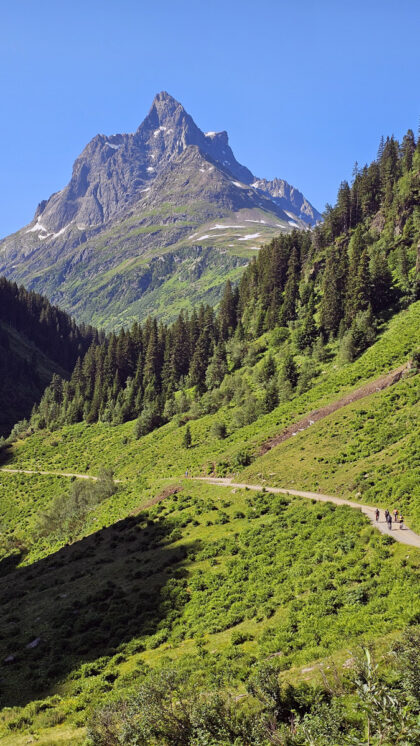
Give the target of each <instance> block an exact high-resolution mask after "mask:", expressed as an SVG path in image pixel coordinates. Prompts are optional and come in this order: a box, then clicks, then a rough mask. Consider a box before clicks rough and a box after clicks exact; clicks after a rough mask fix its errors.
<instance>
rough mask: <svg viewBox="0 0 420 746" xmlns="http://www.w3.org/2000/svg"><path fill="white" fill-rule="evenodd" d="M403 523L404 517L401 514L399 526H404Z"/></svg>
mask: <svg viewBox="0 0 420 746" xmlns="http://www.w3.org/2000/svg"><path fill="white" fill-rule="evenodd" d="M403 523H404V517H403V515H402V514H401V515H400V528H404V526H403Z"/></svg>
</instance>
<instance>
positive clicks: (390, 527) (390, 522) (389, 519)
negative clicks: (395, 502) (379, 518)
mask: <svg viewBox="0 0 420 746" xmlns="http://www.w3.org/2000/svg"><path fill="white" fill-rule="evenodd" d="M387 521H388V528H389V530H390V531H391V529H392V515H391V513H388V518H387Z"/></svg>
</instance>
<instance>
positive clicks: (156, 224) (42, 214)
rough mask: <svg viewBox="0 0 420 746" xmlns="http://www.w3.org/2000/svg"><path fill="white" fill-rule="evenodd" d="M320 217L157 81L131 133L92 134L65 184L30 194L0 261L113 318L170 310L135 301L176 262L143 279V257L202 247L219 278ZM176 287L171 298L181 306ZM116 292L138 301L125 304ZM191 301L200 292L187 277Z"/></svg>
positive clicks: (97, 315)
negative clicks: (37, 197)
mask: <svg viewBox="0 0 420 746" xmlns="http://www.w3.org/2000/svg"><path fill="white" fill-rule="evenodd" d="M320 217H321V216H320V214H319V213H318V212H317V211H316V210H315V208H313V207H312V205H310V203H309V202H308V201H307V200H306V199H305V198H304V196H303V195H302V194H301V193H300V192H299V191H297V190H296V189H295V188H294V187H292V186H290V185H289V184H287V182H285V181H283V180H280V179H275V180H273V181H271V182H269V181H266V180H265V179H257V178H256V177H255V176H254V175H253V174H252V173H251V172H250V171H249V170H248V169H247V168H246V167H245V166H242V165H241V164H240V163H238V161H237V160H236V158H235V156H234V154H233V152H232V150H231V148H230V146H229V142H228V136H227V133H226V132H207V133H203V132H202V131H201V130H200V129H199V128H198V127H197V125H196V124H195V123H194V121H193V119H192V118H191V116H190V115H189V114H188V113H187V112H186V111H185V109H184V108H183V107H182V106H181V104H180V103H179V102H178V101H176V100H175V99H174V98H172V96H170V95H169V94H168V93H166V92H162V93H159V94H158V95H157V96H156V97H155V99H154V101H153V104H152V107H151V109H150V111H149V114H148V115H147V117H146V118H145V120H144V121H143V122H142V124H141V125H140V126H139V128H138V129H137V131H136V132H135V133H133V134H119V135H111V136H105V135H96V137H94V138H93V140H91V142H90V143H89V144H88V145H87V146H86V147H85V149H84V150H83V152H82V153H81V154H80V156H79V157H78V158H77V159H76V161H75V163H74V166H73V172H72V176H71V179H70V182H69V184H68V185H67V186H66V187H65V188H64V189H63V190H62V191H60V192H57V193H55V194H53V195H52V196H51V197H50V198H49V199H48V200H44V201H42V202H41V203H40V204H39V205H38V208H37V210H36V213H35V216H34V220H33V221H32V222H31V223H30V224H29V226H26V227H25V228H23V229H22V230H20V231H18V232H17V233H15V234H13V235H12V236H9V237H7V238H5V239H3V240H2V241H1V242H0V272H3V273H4V274H6V275H7V276H8V277H10V278H11V279H16V280H20V281H24V282H25V284H26V285H28V286H29V287H31V288H34V289H36V290H39V291H40V292H44V293H46V294H47V295H49V296H50V298H51V299H52V300H53V301H54V302H57V303H60V304H61V305H63V306H64V307H65V308H66V309H68V310H69V311H70V312H72V313H75V314H76V316H77V317H78V318H79V319H80V320H86V321H93V322H95V323H105V325H107V326H118V325H119V324H121V323H125V322H126V321H128V320H131V319H132V318H135V317H136V316H137V315H138V314H139V313H140V314H143V313H144V312H145V311H146V306H148V307H147V310H148V311H149V310H152V311H153V310H156V311H157V312H158V313H159V314H161V315H166V317H170V316H171V312H166V313H163V314H162V312H161V309H159V303H158V304H157V306H158V307H156V308H155V309H154V308H153V307H152V308H149V306H150V303H149V302H147V303H146V306H145V303H144V302H143V301H144V300H145V298H143V296H144V295H145V294H146V295H147V294H148V293H150V292H151V291H152V289H153V290H155V289H156V283H157V284H158V285H159V287H162V286H163V285H165V283H167V282H169V281H170V280H171V279H173V273H172V274H168V275H167V276H161V277H159V279H157V278H155V280H154V281H153V282H152V284H154V287H153V288H151V287H150V282H148V280H147V278H145V271H144V270H145V267H147V268H148V269H149V270H150V267H151V266H152V265H153V262H154V260H156V259H161V258H162V256H163V255H165V257H168V255H171V256H172V258H173V264H174V265H177V268H178V269H179V268H180V267H184V270H185V269H187V267H188V266H189V265H190V264H191V261H190V260H191V252H192V255H194V256H197V255H200V254H202V253H203V251H204V252H207V259H206V261H207V267H206V271H207V272H208V273H209V272H210V271H211V265H212V262H213V260H215V263H216V265H217V266H218V268H219V269H220V278H219V279H220V281H219V283H218V286H220V287H221V286H222V285H223V284H224V281H225V279H226V276H227V275H229V273H231V272H235V271H236V270H238V268H239V267H240V266H243V265H244V264H245V263H246V262H247V260H248V258H249V256H250V255H251V254H252V252H253V251H254V252H255V251H256V250H258V249H259V248H260V246H261V245H262V243H263V242H264V241H266V240H268V239H270V238H271V237H272V235H274V234H276V233H277V234H278V233H279V232H281V231H285V230H291V229H292V228H294V227H296V228H305V227H311V226H313V225H314V224H315V223H316V222H317V221H318V220H319V219H320ZM216 220H217V221H220V220H222V221H223V223H221V224H220V223H216V225H214V221H216ZM252 224H254V225H252ZM256 226H258V230H257V229H256ZM216 230H217V231H219V232H218V233H216V232H215V231H216ZM244 231H245V232H244ZM251 243H252V246H251ZM209 252H210V254H211V253H212V252H213V254H214V256H213V257H211V256H210V254H209ZM220 253H222V254H224V255H225V265H226V272H224V271H223V261H222V262H220V256H219V255H220ZM140 258H141V260H140V261H139V259H140ZM185 262H186V264H185ZM121 263H123V266H121ZM164 263H165V262H164ZM169 264H171V262H169ZM140 265H141V267H140ZM205 273H206V272H205ZM146 274H147V273H146ZM149 274H150V273H149ZM203 284H205V283H203V282H202V283H201V285H202V286H203ZM98 285H99V287H98ZM216 285H217V283H216ZM220 287H219V291H220ZM127 288H129V292H128V294H127ZM136 288H137V290H136ZM121 289H122V295H121V293H120V291H121ZM98 290H99V294H98ZM207 290H208V289H207ZM207 290H206V291H205V292H203V287H201V291H200V293H201V294H200V299H203V300H204V299H206V300H209V301H212V302H214V301H215V300H217V292H216V286H215V285H214V283H213V286H212V289H211V292H210V295H209V294H208V292H207ZM182 294H183V297H185V291H184V290H182ZM116 295H117V296H118V295H119V298H118V301H119V302H118V303H117V304H116V299H115V296H116ZM175 296H176V292H175ZM175 296H173V300H172V301H171V303H173V304H174V305H178V301H179V298H176V297H175ZM124 298H125V300H126V303H127V304H128V306H132V304H133V303H134V304H135V307H134V306H133V307H132V308H131V311H128V310H127V309H128V306H127V307H126V308H125V309H124V308H123V299H124ZM149 300H150V299H149ZM159 300H160V299H159ZM188 300H190V301H191V302H196V301H197V298H196V294H195V292H194V288H193V287H190V289H189V297H188ZM116 305H119V308H118V310H117V309H116Z"/></svg>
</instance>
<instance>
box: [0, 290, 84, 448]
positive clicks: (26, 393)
mask: <svg viewBox="0 0 420 746" xmlns="http://www.w3.org/2000/svg"><path fill="white" fill-rule="evenodd" d="M94 339H98V336H97V334H96V333H95V332H94V330H93V329H92V328H82V329H80V328H79V327H77V326H76V324H75V322H74V321H73V320H72V319H71V318H70V317H69V316H67V314H66V313H64V312H63V311H60V310H59V309H58V308H55V307H54V306H51V304H50V303H49V302H48V301H47V299H46V298H44V297H42V296H39V295H36V294H35V293H28V292H27V291H26V290H25V289H24V288H22V287H21V288H18V287H17V285H15V284H13V283H10V282H8V281H7V280H5V278H3V277H2V278H0V435H7V434H8V433H9V432H10V430H11V428H12V427H13V425H14V424H15V423H16V422H17V421H18V420H22V419H23V418H24V417H29V415H30V413H31V410H32V407H33V405H34V404H35V403H36V402H38V401H39V399H40V398H41V396H42V393H43V391H44V389H45V388H46V387H47V386H48V384H49V383H50V382H51V379H52V378H53V375H54V374H56V375H59V376H64V377H67V376H68V375H69V373H70V372H71V371H72V369H73V367H74V365H75V363H76V360H77V358H78V356H83V355H84V353H85V352H86V351H87V348H88V346H89V344H90V343H91V342H92V341H93V340H94Z"/></svg>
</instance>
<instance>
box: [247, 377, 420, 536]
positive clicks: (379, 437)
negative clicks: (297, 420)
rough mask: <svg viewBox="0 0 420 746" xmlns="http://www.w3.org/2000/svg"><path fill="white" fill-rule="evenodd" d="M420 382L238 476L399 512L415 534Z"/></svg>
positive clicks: (413, 380)
mask: <svg viewBox="0 0 420 746" xmlns="http://www.w3.org/2000/svg"><path fill="white" fill-rule="evenodd" d="M419 398H420V377H419V376H418V375H417V376H413V377H407V378H405V379H404V380H403V381H401V382H400V383H398V384H397V385H396V386H395V388H394V387H391V388H390V389H387V390H385V391H382V392H379V393H376V394H372V395H371V396H369V397H367V398H365V399H363V400H361V401H358V402H355V403H354V404H350V405H348V406H347V407H345V408H344V409H342V410H339V411H338V412H334V413H333V414H331V415H329V416H328V417H326V418H325V419H324V420H322V421H320V422H317V423H315V424H314V425H312V426H311V427H310V428H309V429H308V430H306V431H305V432H301V433H298V434H297V435H296V437H294V438H291V439H290V440H288V441H286V442H284V443H281V444H280V445H278V446H277V447H276V448H274V449H273V450H271V451H269V452H268V453H267V454H266V455H265V456H263V457H262V458H260V459H258V460H256V461H255V463H254V464H252V466H250V467H248V468H247V469H245V470H244V471H243V472H242V473H241V480H243V481H247V482H249V483H251V484H252V483H255V482H258V483H260V482H261V479H263V481H266V482H267V483H268V484H271V485H272V486H276V485H279V486H282V487H284V486H286V487H290V488H294V489H303V490H305V489H309V490H316V491H319V492H327V493H330V494H332V495H338V496H343V497H347V498H350V499H353V500H354V499H356V500H359V501H360V502H363V503H370V504H371V505H377V506H378V507H381V508H389V509H391V508H392V509H394V508H395V507H396V508H398V509H399V510H400V512H402V513H403V514H404V516H405V517H406V519H407V520H408V522H409V524H410V525H411V527H412V528H413V529H415V530H416V531H417V532H419V531H420V480H419V473H420V462H419V448H418V433H419V424H420V423H419V407H418V402H419Z"/></svg>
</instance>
